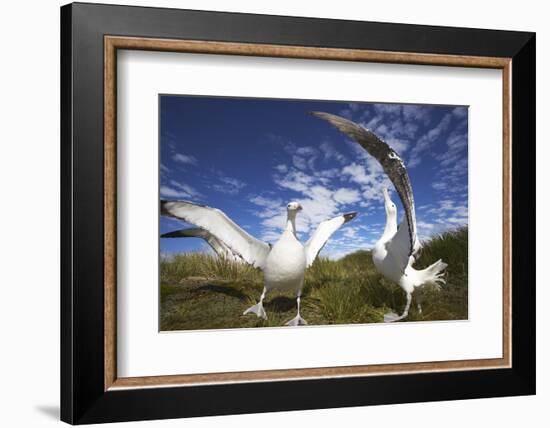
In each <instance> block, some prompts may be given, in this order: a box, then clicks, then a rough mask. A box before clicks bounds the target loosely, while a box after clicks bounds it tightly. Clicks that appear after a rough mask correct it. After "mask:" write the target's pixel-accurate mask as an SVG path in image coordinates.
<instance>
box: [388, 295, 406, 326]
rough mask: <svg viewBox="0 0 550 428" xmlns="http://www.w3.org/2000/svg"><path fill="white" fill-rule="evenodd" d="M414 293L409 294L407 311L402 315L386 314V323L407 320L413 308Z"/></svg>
mask: <svg viewBox="0 0 550 428" xmlns="http://www.w3.org/2000/svg"><path fill="white" fill-rule="evenodd" d="M411 301H412V293H407V304H406V305H405V310H404V311H403V313H402V314H401V315H397V314H396V313H394V312H390V313H387V314H384V322H395V321H399V320H402V319H403V318H406V317H407V315H409V308H410V307H411Z"/></svg>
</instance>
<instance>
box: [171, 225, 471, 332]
mask: <svg viewBox="0 0 550 428" xmlns="http://www.w3.org/2000/svg"><path fill="white" fill-rule="evenodd" d="M439 258H442V259H443V260H444V261H445V262H446V263H448V264H449V266H448V268H447V277H446V279H447V284H446V285H444V286H443V287H442V289H441V291H437V290H435V289H433V288H428V287H424V289H423V290H422V291H420V290H417V291H416V292H415V295H414V296H415V297H414V299H413V305H412V306H411V310H410V311H409V317H408V318H407V321H418V320H424V321H425V320H453V319H467V317H468V230H467V229H465V228H463V229H459V230H457V231H454V232H447V233H445V234H444V235H441V236H437V237H435V238H433V239H431V240H430V241H429V242H426V243H425V244H424V247H423V250H422V254H421V257H420V259H419V260H418V262H417V263H416V265H415V267H416V268H418V269H422V268H425V267H427V266H428V265H430V264H431V263H433V262H434V261H436V260H437V259H439ZM160 268H161V270H160V271H161V274H160V277H161V289H160V294H161V317H160V319H161V330H190V329H192V330H195V329H205V328H238V327H271V326H281V325H283V324H284V323H285V322H286V321H288V320H290V319H291V318H293V317H294V316H295V315H296V300H295V297H294V296H293V294H292V293H291V292H287V293H281V292H276V291H271V292H269V293H268V295H267V297H266V300H264V307H265V310H266V312H267V316H268V319H267V320H265V321H264V320H263V319H260V318H257V317H256V316H255V315H253V314H249V315H246V316H243V315H241V314H242V313H243V311H244V310H245V309H246V308H248V307H249V306H251V305H253V304H254V303H256V302H257V300H258V299H259V296H260V294H261V292H262V288H263V285H262V273H261V272H260V271H259V270H257V269H254V268H251V267H249V266H246V265H242V264H238V263H233V262H230V261H228V260H223V259H219V258H216V257H214V256H210V255H206V254H202V253H187V254H181V255H178V256H176V257H174V258H172V259H169V260H164V261H162V262H161V266H160ZM302 296H303V297H302V310H301V313H302V316H303V317H304V318H305V319H306V320H307V321H308V324H310V325H325V324H351V323H376V322H382V321H383V317H384V313H386V312H389V311H395V312H398V313H401V312H402V311H403V307H404V305H405V294H404V292H403V291H402V290H401V289H400V287H399V286H397V285H395V284H393V283H391V282H390V281H388V280H386V279H384V278H382V276H381V275H380V274H379V273H378V272H377V271H376V268H375V267H374V265H373V263H372V259H371V254H370V252H369V251H357V252H355V253H353V254H350V255H348V256H346V257H344V258H342V259H340V260H337V261H333V260H328V259H325V258H318V259H317V260H316V261H315V263H314V264H313V265H312V266H311V267H310V268H309V269H308V270H307V271H306V276H305V283H304V290H303V293H302ZM418 299H421V302H422V309H423V312H422V314H420V313H418V311H417V309H416V301H417V300H418Z"/></svg>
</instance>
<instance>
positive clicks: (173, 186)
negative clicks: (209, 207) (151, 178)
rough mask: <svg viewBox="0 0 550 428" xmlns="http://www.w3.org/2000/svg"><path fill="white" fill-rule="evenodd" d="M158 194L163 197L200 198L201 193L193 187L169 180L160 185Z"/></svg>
mask: <svg viewBox="0 0 550 428" xmlns="http://www.w3.org/2000/svg"><path fill="white" fill-rule="evenodd" d="M160 195H161V196H162V197H164V198H181V199H200V198H201V197H202V195H201V194H200V193H199V192H198V191H197V190H195V188H194V187H192V186H190V185H188V184H185V183H178V182H177V181H175V180H170V181H169V182H168V184H163V185H161V186H160Z"/></svg>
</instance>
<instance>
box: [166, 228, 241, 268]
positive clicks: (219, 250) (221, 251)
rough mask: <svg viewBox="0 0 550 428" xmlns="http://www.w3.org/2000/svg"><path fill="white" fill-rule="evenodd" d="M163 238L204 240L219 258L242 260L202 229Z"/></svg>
mask: <svg viewBox="0 0 550 428" xmlns="http://www.w3.org/2000/svg"><path fill="white" fill-rule="evenodd" d="M160 237H161V238H202V239H204V240H205V241H206V243H207V244H208V245H210V247H211V248H212V249H213V250H214V252H215V253H216V254H217V255H218V257H225V258H229V259H233V260H242V259H241V258H240V256H239V255H238V254H235V253H233V251H231V248H229V247H228V246H227V245H225V244H224V243H223V242H222V241H220V240H219V239H218V238H216V237H215V236H214V235H212V234H211V233H210V232H208V231H207V230H204V229H201V228H200V227H194V228H189V229H181V230H175V231H173V232H168V233H164V234H162V235H160Z"/></svg>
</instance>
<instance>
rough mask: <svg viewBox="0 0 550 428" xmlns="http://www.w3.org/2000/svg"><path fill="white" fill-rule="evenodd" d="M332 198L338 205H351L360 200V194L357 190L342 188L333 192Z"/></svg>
mask: <svg viewBox="0 0 550 428" xmlns="http://www.w3.org/2000/svg"><path fill="white" fill-rule="evenodd" d="M332 197H333V198H334V200H335V201H336V202H338V203H339V204H353V203H355V202H359V201H360V200H361V194H360V193H359V192H358V191H357V190H355V189H350V188H344V187H343V188H341V189H338V190H337V191H336V192H334V195H333V196H332Z"/></svg>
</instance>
